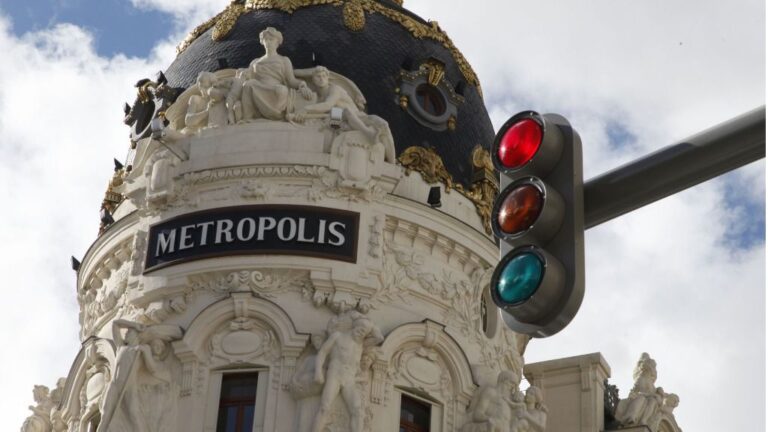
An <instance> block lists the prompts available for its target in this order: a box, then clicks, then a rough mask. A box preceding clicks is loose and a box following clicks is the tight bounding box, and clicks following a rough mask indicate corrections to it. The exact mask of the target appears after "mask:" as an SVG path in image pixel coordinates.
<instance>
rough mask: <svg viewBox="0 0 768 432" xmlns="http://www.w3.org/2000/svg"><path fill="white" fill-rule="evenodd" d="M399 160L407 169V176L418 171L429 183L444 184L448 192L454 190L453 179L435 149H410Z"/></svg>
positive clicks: (414, 147)
mask: <svg viewBox="0 0 768 432" xmlns="http://www.w3.org/2000/svg"><path fill="white" fill-rule="evenodd" d="M397 160H398V161H399V162H400V163H401V164H402V165H403V166H404V167H405V173H406V174H410V173H411V171H416V172H418V173H420V174H421V177H422V178H423V179H424V181H425V182H427V183H443V184H444V185H445V189H446V190H447V191H450V190H451V189H453V177H452V176H451V174H450V173H449V172H448V170H446V169H445V165H444V164H443V159H442V158H440V155H438V154H437V152H435V150H434V149H431V148H426V147H419V146H413V147H408V148H407V149H405V151H404V152H403V153H402V154H401V155H400V157H398V158H397Z"/></svg>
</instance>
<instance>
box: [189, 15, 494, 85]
mask: <svg viewBox="0 0 768 432" xmlns="http://www.w3.org/2000/svg"><path fill="white" fill-rule="evenodd" d="M398 3H399V4H402V2H399V1H398ZM320 5H332V6H337V7H339V6H343V10H342V19H343V21H344V24H345V25H346V26H347V28H349V29H350V30H353V31H359V30H362V29H363V27H364V26H365V13H369V14H373V13H375V14H379V15H382V16H384V17H386V18H389V19H390V20H392V21H394V22H396V23H398V24H400V25H401V26H403V27H404V28H405V29H406V30H408V31H409V32H410V33H411V35H413V37H415V38H417V39H431V40H433V41H436V42H438V43H440V44H441V45H443V47H445V48H446V49H447V50H449V51H450V52H451V54H452V55H453V58H454V60H455V61H456V64H457V65H458V67H459V70H460V71H461V73H462V75H464V78H465V79H466V80H467V82H468V83H470V84H471V85H473V86H475V87H476V88H477V92H478V93H479V94H480V96H481V97H482V95H483V91H482V88H481V87H480V81H479V80H478V78H477V74H475V71H474V70H473V69H472V66H470V64H469V62H468V61H467V59H466V58H465V57H464V55H463V54H462V53H461V51H459V49H458V48H456V46H455V45H454V44H453V41H451V39H450V38H449V37H448V35H447V34H446V33H445V32H444V31H443V30H442V29H441V28H440V26H439V25H438V24H437V22H435V21H430V22H428V23H426V24H425V23H423V22H421V21H418V20H416V19H415V18H413V17H412V16H410V15H407V14H405V13H404V12H401V11H398V10H394V9H391V8H389V7H387V6H384V5H383V4H381V3H379V2H377V1H375V0H233V1H232V3H230V4H229V6H227V8H226V9H225V10H224V11H223V12H221V13H219V14H218V15H216V16H215V17H213V18H211V19H209V20H208V21H206V22H204V23H203V24H201V25H199V26H198V27H197V28H195V29H194V30H193V31H192V32H191V33H190V34H189V36H187V37H186V38H185V39H184V41H183V42H182V43H181V44H180V45H179V46H178V47H177V49H176V50H177V52H178V53H181V52H183V51H184V50H185V49H186V48H187V47H188V46H189V45H191V44H192V42H194V41H195V40H196V39H197V38H198V37H200V36H201V35H202V34H203V33H205V32H206V31H208V30H209V29H211V28H212V27H213V31H212V35H211V36H212V38H213V40H215V41H220V40H223V39H224V38H226V37H227V36H228V35H229V33H230V32H231V31H232V29H233V28H234V26H235V23H236V22H237V19H238V18H240V16H241V15H243V14H245V13H247V12H250V11H254V10H264V9H276V10H279V11H282V12H286V13H293V12H294V11H296V10H297V9H301V8H305V7H310V6H320ZM361 11H362V14H361Z"/></svg>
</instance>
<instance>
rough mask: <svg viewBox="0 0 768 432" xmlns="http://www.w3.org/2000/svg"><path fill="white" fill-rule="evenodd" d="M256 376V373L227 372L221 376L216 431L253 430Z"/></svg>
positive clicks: (239, 431) (235, 431)
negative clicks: (227, 373)
mask: <svg viewBox="0 0 768 432" xmlns="http://www.w3.org/2000/svg"><path fill="white" fill-rule="evenodd" d="M258 377H259V374H258V373H240V374H229V375H224V376H223V377H222V379H221V396H220V397H219V417H218V420H217V422H216V432H251V430H253V419H254V412H255V409H256V387H257V383H258Z"/></svg>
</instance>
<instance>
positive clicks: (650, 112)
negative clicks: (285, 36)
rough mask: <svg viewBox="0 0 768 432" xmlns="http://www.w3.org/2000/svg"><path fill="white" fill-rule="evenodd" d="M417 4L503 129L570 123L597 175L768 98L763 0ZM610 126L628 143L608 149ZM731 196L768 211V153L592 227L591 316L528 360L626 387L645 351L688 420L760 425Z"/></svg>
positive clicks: (758, 363) (745, 261)
mask: <svg viewBox="0 0 768 432" xmlns="http://www.w3.org/2000/svg"><path fill="white" fill-rule="evenodd" d="M408 6H409V7H410V8H411V9H412V10H414V11H416V12H417V13H419V14H421V15H422V16H423V17H425V18H436V19H438V21H439V22H440V24H441V26H442V27H443V28H444V29H446V30H447V31H448V32H449V34H451V36H452V37H453V40H454V41H455V42H456V44H457V45H458V46H459V48H461V49H463V51H464V53H465V55H466V56H467V57H468V58H469V59H470V61H471V62H472V64H473V65H474V66H475V67H476V69H477V72H478V74H479V76H480V79H481V82H482V84H483V86H484V90H485V94H486V101H487V102H488V104H489V111H490V113H491V116H492V118H493V119H494V123H495V124H496V125H497V126H498V125H500V124H501V123H502V122H503V121H504V120H505V119H506V118H507V117H508V116H509V115H511V114H514V113H515V112H517V111H519V110H522V109H537V110H540V111H543V112H559V113H562V114H564V115H566V116H567V117H569V119H570V120H571V122H572V124H573V125H574V126H575V127H576V128H577V130H579V132H580V134H581V136H582V140H583V142H584V154H585V161H584V164H585V171H586V173H587V174H586V176H587V178H589V177H593V176H595V175H597V174H600V173H602V172H605V171H606V170H608V169H611V168H613V167H616V166H618V165H620V164H623V163H625V162H627V161H630V160H632V159H634V158H636V157H638V156H641V155H644V154H647V153H649V152H650V151H652V150H655V149H657V148H660V147H663V146H664V145H666V144H672V143H673V142H675V141H677V140H681V139H683V138H685V137H687V136H690V135H691V134H693V133H696V132H699V131H701V130H704V129H706V128H708V127H711V126H713V125H714V124H716V123H719V122H722V121H725V120H728V119H730V118H732V117H734V116H736V115H739V114H741V113H743V112H746V111H748V110H750V109H752V108H755V107H757V106H758V105H762V104H764V103H765V80H764V77H765V39H764V22H765V21H764V11H765V9H764V8H765V5H764V3H762V2H757V1H739V2H729V3H722V2H715V1H705V2H698V3H697V5H696V7H695V8H691V7H690V6H691V5H690V4H688V3H685V2H671V3H670V2H661V1H645V2H616V1H590V2H585V1H575V2H551V1H544V2H520V1H485V2H483V3H482V5H476V6H475V9H470V10H467V9H468V8H467V7H466V2H460V1H458V0H447V1H443V2H440V3H439V5H438V4H435V3H433V2H428V1H426V0H410V1H409V2H408ZM609 125H620V126H621V127H622V128H623V129H624V130H626V131H627V132H629V134H631V136H632V137H633V139H632V142H631V144H630V145H628V146H616V145H615V144H612V143H611V142H610V139H609V135H608V131H609ZM734 190H736V191H740V199H741V200H742V201H743V200H745V199H746V200H749V201H751V203H752V208H751V209H750V210H751V211H752V212H754V211H755V209H754V207H757V208H760V207H764V203H765V198H764V197H765V164H764V161H761V162H758V163H755V164H752V165H750V166H748V167H745V168H743V169H741V170H739V171H738V172H737V173H736V174H735V175H732V176H730V177H729V182H728V184H726V183H725V182H724V180H722V179H719V180H715V181H712V182H708V183H706V184H703V185H700V186H698V187H696V188H694V189H692V190H689V191H686V192H684V193H681V194H678V195H675V196H673V197H670V198H667V199H665V200H662V201H660V202H659V203H656V204H654V205H651V206H649V207H646V208H644V209H641V210H638V211H635V212H633V213H631V214H629V215H626V216H624V217H622V218H619V219H617V220H615V221H612V222H609V223H607V224H605V225H603V226H600V227H597V228H595V229H593V230H591V231H589V232H588V233H587V238H586V240H587V243H586V245H587V250H586V253H587V271H586V278H587V289H586V295H585V299H584V303H583V306H582V309H581V311H580V312H579V314H578V315H577V317H576V318H575V320H574V321H573V323H572V324H571V325H570V326H569V327H567V328H566V329H565V330H563V331H562V332H561V333H560V334H558V335H556V336H554V337H551V338H549V339H545V340H541V341H538V340H535V341H533V342H531V344H530V345H529V348H528V353H527V360H528V361H540V360H546V359H551V358H555V357H561V356H570V355H578V354H584V353H588V352H594V351H601V352H602V353H603V354H604V356H605V357H606V358H607V360H608V362H609V363H610V364H611V366H612V369H613V378H612V380H611V381H612V382H613V383H616V384H618V386H619V388H620V389H621V390H622V395H626V393H627V392H628V390H629V389H630V388H631V386H632V382H631V375H632V367H633V365H634V363H635V362H636V360H637V358H638V357H639V355H640V353H641V352H643V351H648V352H649V353H650V354H651V355H652V356H653V357H655V358H656V359H657V361H658V365H659V366H658V369H659V381H658V383H657V384H658V385H661V386H663V387H664V388H665V389H666V390H667V391H672V392H676V393H677V394H678V395H680V397H681V404H680V407H679V408H678V410H677V411H676V413H677V418H678V420H679V423H680V425H681V426H682V427H683V428H684V429H693V430H701V431H713V432H714V431H721V430H764V428H765V424H764V421H765V420H764V418H762V416H761V415H758V416H755V415H753V414H752V413H755V412H757V413H761V412H764V406H765V388H764V382H765V291H764V287H765V270H764V262H765V252H764V239H762V240H758V241H757V242H756V245H755V246H753V247H752V248H751V249H748V250H734V249H733V242H729V239H730V238H731V237H733V236H734V235H735V234H737V233H741V232H742V230H740V227H739V226H738V224H740V223H755V222H754V221H755V218H756V217H755V216H754V215H751V216H752V217H751V218H745V217H744V216H745V214H744V211H745V209H744V208H740V209H739V208H729V207H727V206H726V205H725V204H726V199H725V197H724V194H725V193H727V192H729V191H730V193H733V191H734ZM758 219H759V218H758ZM753 243H754V242H753ZM716 395H727V396H726V397H718V396H716ZM761 425H762V427H761Z"/></svg>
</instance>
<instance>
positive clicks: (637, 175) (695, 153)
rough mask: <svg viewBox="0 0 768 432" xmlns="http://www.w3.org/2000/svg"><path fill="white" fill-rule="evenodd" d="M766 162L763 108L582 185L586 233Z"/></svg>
mask: <svg viewBox="0 0 768 432" xmlns="http://www.w3.org/2000/svg"><path fill="white" fill-rule="evenodd" d="M764 157H765V106H762V107H760V108H757V109H755V110H753V111H750V112H748V113H746V114H743V115H741V116H739V117H736V118H734V119H732V120H729V121H727V122H725V123H722V124H719V125H717V126H715V127H713V128H711V129H708V130H705V131H704V132H701V133H699V134H697V135H694V136H692V137H690V138H688V139H686V140H684V141H683V142H681V143H678V144H673V145H671V146H669V147H665V148H663V149H661V150H659V151H657V152H654V153H651V154H649V155H647V156H645V157H643V158H640V159H638V160H635V161H633V162H630V163H628V164H626V165H624V166H621V167H619V168H616V169H614V170H612V171H609V172H607V173H604V174H601V175H599V176H597V177H595V178H593V179H590V180H589V181H587V182H586V183H585V184H584V222H585V229H586V228H592V227H594V226H597V225H600V224H601V223H603V222H607V221H609V220H611V219H613V218H616V217H619V216H621V215H623V214H625V213H629V212H631V211H633V210H636V209H638V208H640V207H643V206H645V205H648V204H651V203H653V202H655V201H658V200H660V199H662V198H665V197H668V196H669V195H673V194H676V193H678V192H680V191H682V190H684V189H687V188H689V187H691V186H695V185H697V184H699V183H702V182H705V181H707V180H710V179H712V178H714V177H717V176H719V175H720V174H724V173H726V172H728V171H731V170H734V169H736V168H739V167H742V166H744V165H746V164H748V163H750V162H754V161H756V160H759V159H762V158H764Z"/></svg>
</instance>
